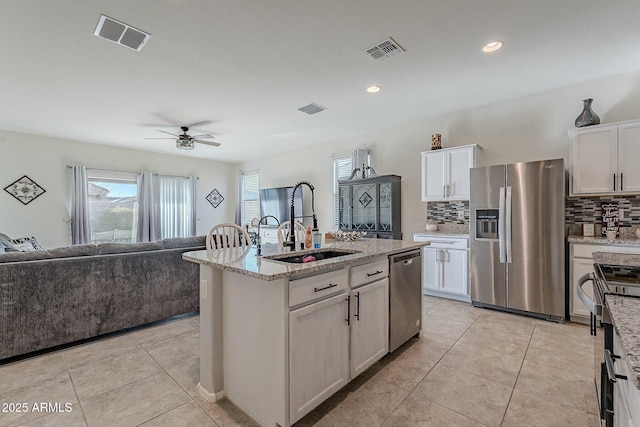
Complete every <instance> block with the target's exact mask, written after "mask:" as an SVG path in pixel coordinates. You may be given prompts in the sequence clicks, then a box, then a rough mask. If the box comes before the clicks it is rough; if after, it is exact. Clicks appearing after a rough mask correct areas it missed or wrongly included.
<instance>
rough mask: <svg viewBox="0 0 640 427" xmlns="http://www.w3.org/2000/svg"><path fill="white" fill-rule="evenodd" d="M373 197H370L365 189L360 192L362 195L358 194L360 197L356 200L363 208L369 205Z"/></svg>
mask: <svg viewBox="0 0 640 427" xmlns="http://www.w3.org/2000/svg"><path fill="white" fill-rule="evenodd" d="M372 200H373V199H372V198H371V196H370V195H369V193H367V192H366V191H365V192H364V193H363V194H362V196H360V198H359V199H358V201H359V202H360V204H361V205H362V206H364V207H365V208H366V207H367V206H368V205H369V203H371V201H372Z"/></svg>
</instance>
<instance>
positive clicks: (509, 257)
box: [469, 159, 566, 322]
mask: <svg viewBox="0 0 640 427" xmlns="http://www.w3.org/2000/svg"><path fill="white" fill-rule="evenodd" d="M564 195H565V170H564V161H563V160H562V159H557V160H544V161H538V162H528V163H515V164H509V165H499V166H488V167H480V168H473V169H471V196H470V200H469V208H470V214H471V221H470V222H471V224H470V273H469V280H470V291H471V302H472V304H473V305H474V306H477V307H488V308H495V309H501V310H505V311H512V312H517V313H521V314H528V315H532V316H535V317H541V318H544V319H547V320H553V321H557V322H563V321H564V319H565V314H566V307H565V306H566V304H565V271H564V264H565V254H564V251H565V249H564V248H565V246H564Z"/></svg>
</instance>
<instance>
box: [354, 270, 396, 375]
mask: <svg viewBox="0 0 640 427" xmlns="http://www.w3.org/2000/svg"><path fill="white" fill-rule="evenodd" d="M388 352H389V279H387V278H384V279H381V280H378V281H377V282H373V283H371V284H370V285H366V286H362V287H361V288H357V289H354V290H352V291H351V378H352V379H353V378H355V377H356V376H358V375H360V374H361V373H362V372H364V371H365V370H366V369H367V368H368V367H370V366H371V365H373V364H374V363H375V362H377V361H378V360H380V359H381V358H382V357H383V356H384V355H386V354H387V353H388Z"/></svg>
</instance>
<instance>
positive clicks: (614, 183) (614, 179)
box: [613, 173, 616, 191]
mask: <svg viewBox="0 0 640 427" xmlns="http://www.w3.org/2000/svg"><path fill="white" fill-rule="evenodd" d="M613 191H616V174H615V173H614V174H613Z"/></svg>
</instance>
